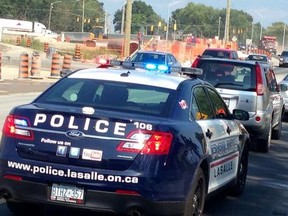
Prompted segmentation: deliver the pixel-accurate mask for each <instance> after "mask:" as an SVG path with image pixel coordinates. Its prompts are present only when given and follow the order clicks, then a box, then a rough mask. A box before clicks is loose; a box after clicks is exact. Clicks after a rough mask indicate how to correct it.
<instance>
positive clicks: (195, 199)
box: [184, 168, 206, 216]
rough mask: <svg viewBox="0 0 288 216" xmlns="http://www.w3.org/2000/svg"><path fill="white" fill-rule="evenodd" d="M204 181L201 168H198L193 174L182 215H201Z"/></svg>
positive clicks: (204, 192)
mask: <svg viewBox="0 0 288 216" xmlns="http://www.w3.org/2000/svg"><path fill="white" fill-rule="evenodd" d="M205 185H206V183H205V176H204V173H203V170H202V169H201V168H199V169H198V170H197V172H196V174H195V178H194V182H193V184H192V189H191V191H190V193H189V196H188V199H187V200H186V205H185V210H184V216H201V215H203V210H204V203H205V195H206V186H205Z"/></svg>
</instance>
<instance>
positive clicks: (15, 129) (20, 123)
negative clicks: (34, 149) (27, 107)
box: [3, 115, 34, 140]
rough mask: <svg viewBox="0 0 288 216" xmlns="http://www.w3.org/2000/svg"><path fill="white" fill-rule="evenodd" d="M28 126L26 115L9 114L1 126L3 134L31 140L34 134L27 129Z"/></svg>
mask: <svg viewBox="0 0 288 216" xmlns="http://www.w3.org/2000/svg"><path fill="white" fill-rule="evenodd" d="M29 126H30V122H29V120H28V119H27V118H26V117H23V116H15V115H9V116H7V118H6V120H5V123H4V126H3V134H4V135H5V136H9V137H14V138H17V139H26V140H33V139H34V135H33V132H32V131H31V130H29V129H28V127H29Z"/></svg>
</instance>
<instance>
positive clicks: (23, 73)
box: [18, 53, 29, 79]
mask: <svg viewBox="0 0 288 216" xmlns="http://www.w3.org/2000/svg"><path fill="white" fill-rule="evenodd" d="M28 68H29V55H28V53H21V55H20V63H19V76H18V78H24V79H27V78H28Z"/></svg>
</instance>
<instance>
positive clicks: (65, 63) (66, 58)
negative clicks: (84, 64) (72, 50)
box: [62, 54, 72, 70]
mask: <svg viewBox="0 0 288 216" xmlns="http://www.w3.org/2000/svg"><path fill="white" fill-rule="evenodd" d="M71 63H72V56H71V55H68V54H66V55H64V59H63V65H62V69H67V70H68V69H71Z"/></svg>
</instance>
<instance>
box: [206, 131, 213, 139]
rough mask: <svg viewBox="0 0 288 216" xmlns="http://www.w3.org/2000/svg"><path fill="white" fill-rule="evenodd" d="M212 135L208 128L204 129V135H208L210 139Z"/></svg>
mask: <svg viewBox="0 0 288 216" xmlns="http://www.w3.org/2000/svg"><path fill="white" fill-rule="evenodd" d="M212 135H213V132H211V131H210V130H209V129H207V131H206V137H208V138H209V139H211V137H212Z"/></svg>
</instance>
